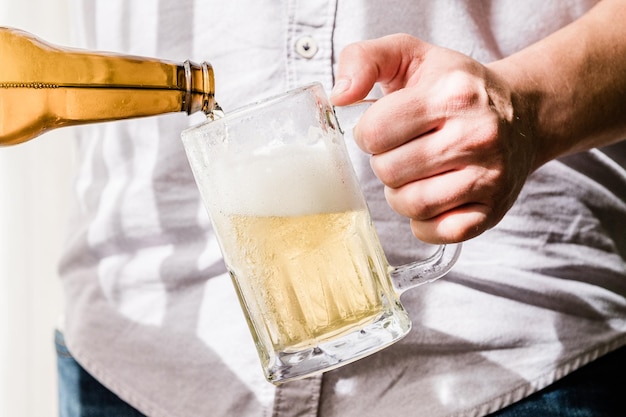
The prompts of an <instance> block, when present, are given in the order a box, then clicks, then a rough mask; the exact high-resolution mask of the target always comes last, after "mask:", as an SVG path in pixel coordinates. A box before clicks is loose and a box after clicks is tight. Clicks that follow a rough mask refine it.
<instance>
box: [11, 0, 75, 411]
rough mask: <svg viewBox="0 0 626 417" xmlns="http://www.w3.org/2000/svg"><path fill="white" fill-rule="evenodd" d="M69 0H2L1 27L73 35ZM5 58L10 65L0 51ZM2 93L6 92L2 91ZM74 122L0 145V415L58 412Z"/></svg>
mask: <svg viewBox="0 0 626 417" xmlns="http://www.w3.org/2000/svg"><path fill="white" fill-rule="evenodd" d="M67 7H68V5H67V0H0V26H13V27H17V28H20V29H23V30H27V31H29V32H32V33H34V34H36V35H37V36H39V37H41V38H43V39H45V40H47V41H50V42H53V43H56V44H61V45H63V44H67V43H68V42H69V32H70V30H69V27H68V24H69V16H68V9H67ZM0 65H6V63H5V62H2V58H1V57H0ZM0 94H1V92H0ZM71 135H72V129H71V128H66V129H59V130H57V131H53V132H50V133H46V134H45V135H43V136H41V137H39V138H38V139H35V140H33V141H31V142H28V143H25V144H21V145H17V146H11V147H0V416H6V417H55V416H57V415H58V411H57V391H56V359H55V352H54V343H53V337H54V334H53V332H54V328H55V326H56V324H57V323H58V322H59V317H60V315H61V312H62V298H61V288H60V283H59V280H58V277H57V273H56V267H57V261H58V256H59V250H60V246H61V243H62V241H63V229H64V224H65V217H66V209H67V200H68V195H69V190H70V174H71V169H72V161H73V154H72V141H71Z"/></svg>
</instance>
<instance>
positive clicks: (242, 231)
mask: <svg viewBox="0 0 626 417" xmlns="http://www.w3.org/2000/svg"><path fill="white" fill-rule="evenodd" d="M182 140H183V143H184V146H185V150H186V152H187V156H188V158H189V161H190V165H191V168H192V171H193V173H194V176H195V179H196V182H197V184H198V188H199V190H200V194H201V195H202V197H203V201H204V204H205V206H206V207H207V210H208V212H209V216H210V218H211V222H212V224H213V228H214V230H215V233H216V234H217V237H218V240H219V243H220V247H221V250H222V253H223V256H224V260H225V263H226V266H227V268H228V271H229V273H230V275H231V277H232V280H233V283H234V286H235V288H236V291H237V294H238V296H239V300H240V302H241V306H242V308H243V310H244V313H245V316H246V319H247V321H248V325H249V327H250V331H251V333H252V336H253V339H254V341H255V344H256V348H257V351H258V354H259V357H260V360H261V364H262V367H263V370H264V373H265V377H266V378H267V380H268V381H270V382H273V383H275V384H278V383H282V382H285V381H289V380H292V379H298V378H303V377H306V376H310V375H313V374H316V373H319V372H324V371H327V370H330V369H333V368H336V367H338V366H341V365H343V364H347V363H350V362H353V361H355V360H357V359H359V358H362V357H364V356H366V355H369V354H371V353H374V352H376V351H378V350H380V349H382V348H384V347H386V346H388V345H390V344H392V343H394V342H395V341H397V340H399V339H400V338H402V337H403V336H404V335H406V334H407V333H408V332H409V330H410V328H411V321H410V319H409V317H408V315H407V313H406V311H405V310H404V308H403V307H402V304H401V303H400V299H399V295H400V294H401V293H402V292H403V291H405V290H406V289H408V288H411V287H415V286H417V285H420V284H422V283H425V282H429V281H432V280H435V279H437V278H439V277H441V276H443V275H444V274H445V273H446V272H448V271H449V269H450V268H451V267H452V266H453V264H454V263H455V261H456V259H457V257H458V254H459V250H460V245H447V246H445V245H444V246H440V247H438V250H437V251H436V252H435V253H434V254H433V255H431V256H430V257H429V258H428V259H425V260H420V261H417V262H415V263H411V264H408V265H403V266H400V267H394V266H390V265H389V263H388V262H387V260H386V258H385V254H384V253H383V250H382V248H381V245H380V243H379V240H378V237H377V235H376V232H375V230H374V227H373V224H372V220H371V219H370V214H369V211H368V208H367V204H366V201H365V199H364V196H363V194H362V192H361V189H360V186H359V183H358V181H357V178H356V174H355V172H354V169H353V167H352V165H351V162H350V159H349V156H348V152H347V148H346V146H345V143H344V141H343V137H342V132H341V130H340V129H339V126H338V123H337V120H336V118H335V113H334V111H333V108H332V107H331V105H330V104H329V103H328V100H327V98H326V96H325V93H324V91H323V89H322V86H321V85H320V84H311V85H308V86H305V87H302V88H299V89H296V90H293V91H290V92H287V93H285V94H283V95H281V96H278V97H274V98H271V99H268V100H266V101H263V102H260V103H256V104H253V105H249V106H247V107H244V108H242V109H240V110H236V111H233V112H232V113H229V114H227V115H226V116H225V117H222V118H217V119H216V120H212V121H207V122H204V123H202V124H200V125H199V126H196V127H192V128H190V129H188V130H186V131H184V132H183V133H182Z"/></svg>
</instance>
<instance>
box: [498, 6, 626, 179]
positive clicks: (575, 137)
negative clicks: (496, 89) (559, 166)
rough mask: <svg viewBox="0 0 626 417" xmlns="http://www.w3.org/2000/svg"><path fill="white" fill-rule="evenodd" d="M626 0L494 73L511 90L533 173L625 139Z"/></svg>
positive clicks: (597, 11) (579, 22)
mask: <svg viewBox="0 0 626 417" xmlns="http://www.w3.org/2000/svg"><path fill="white" fill-rule="evenodd" d="M624 22H626V1H622V0H603V1H602V2H600V4H598V5H597V6H596V7H595V8H594V9H592V10H591V11H589V12H588V13H587V14H586V15H585V16H583V17H581V18H580V19H579V20H577V21H576V22H574V23H572V24H571V25H569V26H567V27H565V28H563V29H561V30H560V31H558V32H556V33H554V34H553V35H551V36H549V37H547V38H545V39H543V40H542V41H540V42H538V43H536V44H534V45H532V46H530V47H528V48H526V49H524V50H522V51H520V52H519V53H517V54H514V55H511V56H510V57H508V58H505V59H503V60H500V61H497V62H494V63H492V64H490V65H488V67H489V68H490V69H491V70H493V71H494V72H495V73H497V74H499V76H500V77H502V78H503V79H505V80H506V81H507V82H508V83H509V85H511V87H512V91H513V97H512V100H513V102H514V108H516V111H517V112H518V114H516V116H518V117H519V118H520V119H521V120H526V123H524V124H523V127H522V130H523V131H522V132H521V133H522V134H523V135H525V136H527V137H528V138H529V140H535V141H537V148H536V149H537V151H538V152H537V154H536V159H535V163H534V167H535V168H537V167H539V166H540V165H542V164H543V163H545V162H547V161H549V160H551V159H554V158H556V157H559V156H562V155H566V154H571V153H574V152H579V151H582V150H586V149H590V148H593V147H596V146H602V145H607V144H610V143H614V142H617V141H619V140H621V139H624V138H626V110H625V109H626V25H624Z"/></svg>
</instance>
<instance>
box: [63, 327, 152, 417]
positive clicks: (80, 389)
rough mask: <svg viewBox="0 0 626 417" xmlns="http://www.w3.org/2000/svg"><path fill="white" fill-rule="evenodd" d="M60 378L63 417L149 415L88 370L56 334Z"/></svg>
mask: <svg viewBox="0 0 626 417" xmlns="http://www.w3.org/2000/svg"><path fill="white" fill-rule="evenodd" d="M54 339H55V340H54V342H55V345H56V351H57V369H58V377H59V417H146V416H145V415H144V414H141V413H140V412H139V411H137V410H136V409H134V408H133V407H131V406H130V405H128V404H127V403H125V402H124V401H122V400H121V399H120V398H119V397H118V396H117V395H115V394H113V393H112V392H111V391H109V390H108V389H106V388H105V387H104V386H103V385H102V384H100V383H99V382H98V381H96V380H95V379H94V377H92V376H91V375H89V374H88V373H87V371H85V370H84V369H83V368H82V367H81V366H80V365H79V364H78V362H76V360H74V358H73V357H72V355H71V354H70V352H69V350H68V349H67V346H65V340H64V339H63V335H62V334H61V333H60V332H58V331H57V332H56V333H55V335H54Z"/></svg>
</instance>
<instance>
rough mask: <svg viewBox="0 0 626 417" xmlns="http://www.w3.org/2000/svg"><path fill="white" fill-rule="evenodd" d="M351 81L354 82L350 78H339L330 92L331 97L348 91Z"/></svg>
mask: <svg viewBox="0 0 626 417" xmlns="http://www.w3.org/2000/svg"><path fill="white" fill-rule="evenodd" d="M351 83H352V80H350V79H349V78H340V79H338V80H337V82H336V83H335V85H334V86H333V89H332V91H331V92H330V96H331V97H332V96H338V95H340V94H342V93H344V92H345V91H348V89H349V88H350V84H351Z"/></svg>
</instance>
